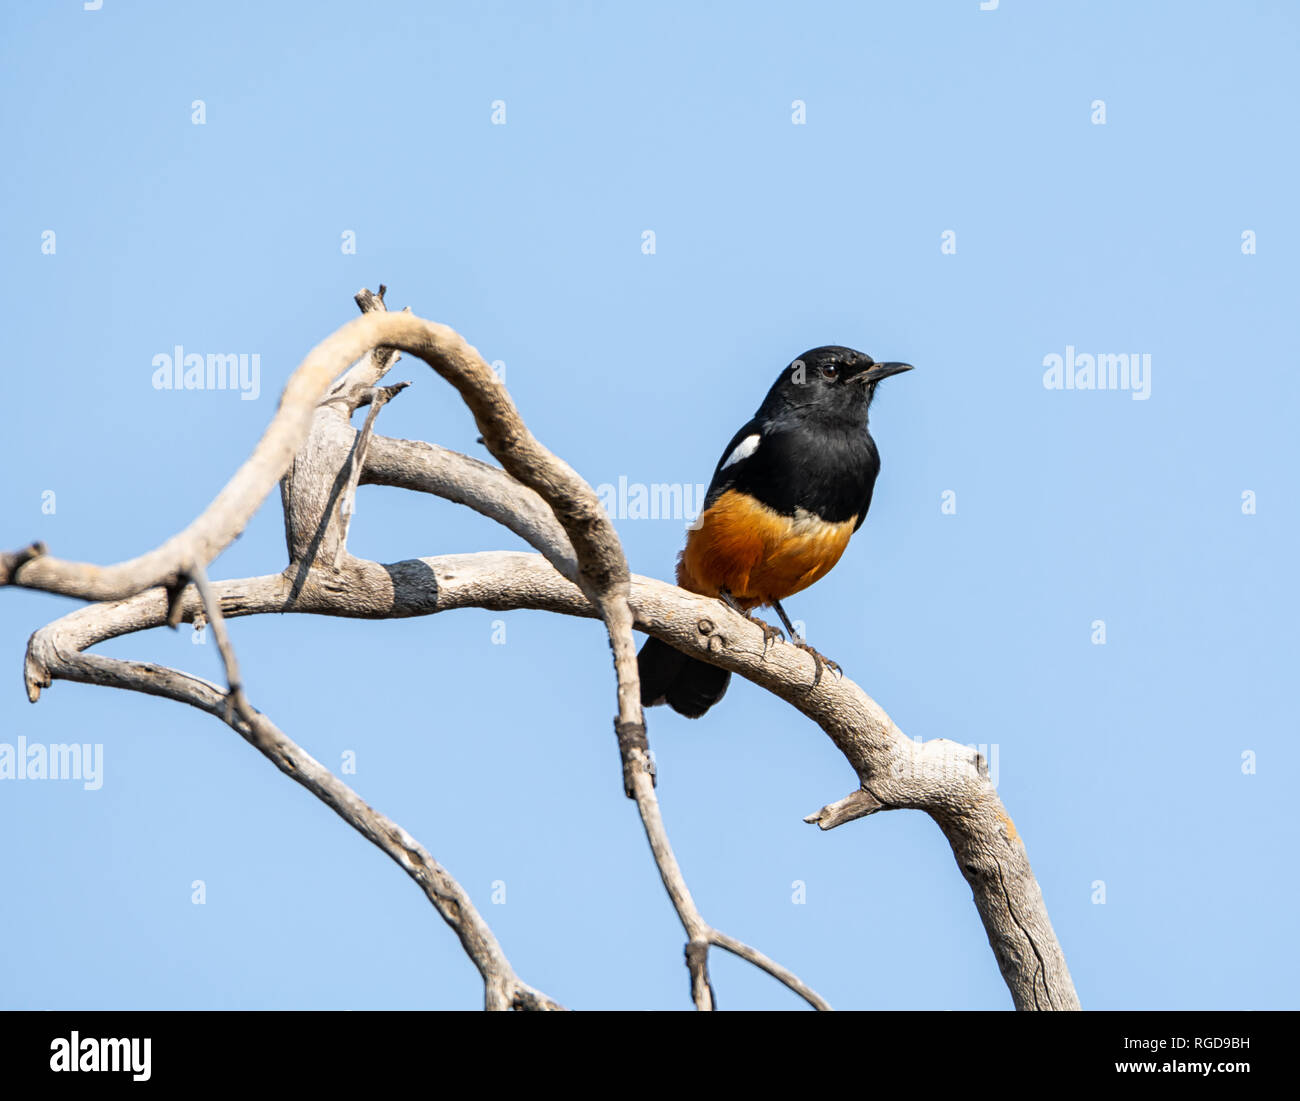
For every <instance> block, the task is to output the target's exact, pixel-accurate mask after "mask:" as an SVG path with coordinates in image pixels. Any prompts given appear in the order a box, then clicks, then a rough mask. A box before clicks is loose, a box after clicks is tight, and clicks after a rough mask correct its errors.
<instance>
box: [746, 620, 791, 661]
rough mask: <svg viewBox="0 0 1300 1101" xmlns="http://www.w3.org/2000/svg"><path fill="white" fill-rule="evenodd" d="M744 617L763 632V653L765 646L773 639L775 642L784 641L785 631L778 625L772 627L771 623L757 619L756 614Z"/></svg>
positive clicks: (765, 650)
mask: <svg viewBox="0 0 1300 1101" xmlns="http://www.w3.org/2000/svg"><path fill="white" fill-rule="evenodd" d="M745 618H746V619H747V620H749V622H750V623H752V624H754V626H756V627H758V628H759V630H761V631H762V632H763V653H765V654H766V653H767V648H768V646H770V645H771V644H772V642H773V640H775V641H777V642H784V641H785V632H784V631H783V630H781V628H780V627H773V626H772V624H770V623H767V622H765V621H764V620H761V619H759V618H758V616H756V615H746V616H745Z"/></svg>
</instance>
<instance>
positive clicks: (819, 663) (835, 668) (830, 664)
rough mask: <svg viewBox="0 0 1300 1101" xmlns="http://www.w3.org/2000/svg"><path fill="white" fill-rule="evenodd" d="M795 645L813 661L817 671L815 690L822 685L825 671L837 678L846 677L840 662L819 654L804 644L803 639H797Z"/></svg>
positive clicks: (813, 683) (814, 683)
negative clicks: (823, 671)
mask: <svg viewBox="0 0 1300 1101" xmlns="http://www.w3.org/2000/svg"><path fill="white" fill-rule="evenodd" d="M794 645H795V646H797V647H798V648H799V649H800V650H803V651H804V653H806V654H808V655H809V656H810V657H811V658H812V659H813V666H814V667H815V668H816V670H817V672H816V674H815V675H814V676H813V682H812V686H813V687H814V688H816V687H817V686H818V685H819V684H821V681H822V670H823V669H829V670H830V671H831V672H832V673H834V674H835V675H836V676H837V677H843V676H844V670H843V669H841V668H840V666H839V663H838V662H835V661H831V659H830V658H828V657H827V656H826V655H825V654H821V653H818V652H817V651H816V650H814V649H813V648H812V647H811V646H809V645H808V643H806V642H804V640H803V639H801V638H797V637H796V638H795V640H794Z"/></svg>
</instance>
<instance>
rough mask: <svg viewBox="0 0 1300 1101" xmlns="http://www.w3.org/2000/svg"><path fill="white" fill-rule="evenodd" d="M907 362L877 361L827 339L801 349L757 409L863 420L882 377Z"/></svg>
mask: <svg viewBox="0 0 1300 1101" xmlns="http://www.w3.org/2000/svg"><path fill="white" fill-rule="evenodd" d="M911 369H912V365H911V364H910V363H877V362H876V361H875V360H874V359H872V358H871V357H870V356H869V355H867V354H866V353H865V352H859V351H857V350H855V349H853V348H845V347H842V346H840V345H838V344H828V345H826V346H824V347H821V348H813V349H811V350H810V351H807V352H804V354H803V355H801V356H800V357H799V358H798V359H796V360H795V361H794V362H793V363H791V364H790V366H788V367H787V368H786V369H785V370H784V371H782V372H781V376H780V377H779V378H778V379H777V380H776V383H775V384H774V385H773V387H772V389H771V390H770V391H768V395H767V399H766V400H765V401H764V402H763V405H762V407H761V408H760V410H759V412H760V413H765V414H767V415H768V416H776V415H779V414H780V413H782V412H796V411H797V412H798V414H799V415H802V416H813V417H816V418H818V419H820V420H826V421H835V422H850V423H854V424H865V423H866V420H867V408H868V407H869V406H870V405H871V399H872V398H873V397H875V395H876V386H877V385H878V384H879V383H880V381H881V380H882V379H887V378H888V377H889V376H890V375H896V374H899V373H900V372H902V371H910V370H911Z"/></svg>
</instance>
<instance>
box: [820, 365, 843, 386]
mask: <svg viewBox="0 0 1300 1101" xmlns="http://www.w3.org/2000/svg"><path fill="white" fill-rule="evenodd" d="M839 377H840V369H839V368H838V367H837V366H836V365H835V364H834V363H828V364H826V365H825V366H824V367H823V368H822V378H824V379H826V381H827V382H834V381H835V380H836V379H837V378H839Z"/></svg>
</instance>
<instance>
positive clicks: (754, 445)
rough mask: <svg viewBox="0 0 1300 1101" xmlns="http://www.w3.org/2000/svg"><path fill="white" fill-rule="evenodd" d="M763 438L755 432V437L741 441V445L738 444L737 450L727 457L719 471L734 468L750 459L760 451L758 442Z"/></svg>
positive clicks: (748, 437) (747, 437)
mask: <svg viewBox="0 0 1300 1101" xmlns="http://www.w3.org/2000/svg"><path fill="white" fill-rule="evenodd" d="M762 438H763V437H762V436H760V435H759V434H758V433H757V432H755V433H754V435H752V436H746V437H745V438H744V439H743V440H741V441H740V443H738V444H736V448H735V450H734V451H732V453H731V454H730V455H728V456H727V461H726V462H725V463H723V464H722V465H721V466H720V467H719V468H718V469H719V470H726V469H727V467H729V466H734V465H735V464H736V463H738V462H740V461H741V460H742V459H748V458H749V457H750V456H751V455H752V454H753V453H754V452H755V451H757V450H758V441H759V440H761V439H762Z"/></svg>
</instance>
